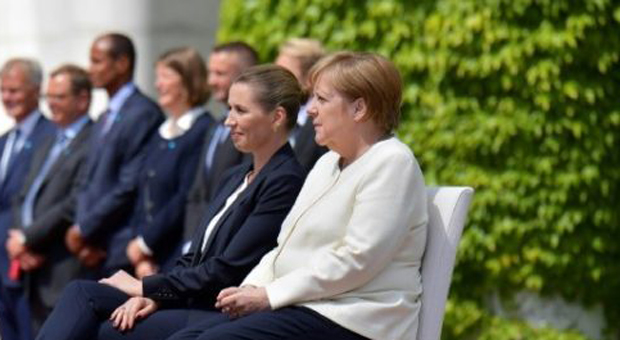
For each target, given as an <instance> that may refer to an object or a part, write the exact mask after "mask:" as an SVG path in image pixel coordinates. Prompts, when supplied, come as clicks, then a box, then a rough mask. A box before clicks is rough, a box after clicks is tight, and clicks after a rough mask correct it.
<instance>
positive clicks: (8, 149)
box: [0, 129, 20, 182]
mask: <svg viewBox="0 0 620 340" xmlns="http://www.w3.org/2000/svg"><path fill="white" fill-rule="evenodd" d="M19 134H20V131H19V129H15V130H13V131H11V134H10V135H9V137H8V138H7V141H6V144H5V145H4V151H3V152H2V158H1V159H0V181H2V182H3V181H4V179H5V178H6V176H7V174H8V172H9V168H10V167H11V163H13V160H14V159H15V156H16V154H17V151H18V150H17V141H18V140H19Z"/></svg>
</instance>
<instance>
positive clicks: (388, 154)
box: [369, 137, 416, 163]
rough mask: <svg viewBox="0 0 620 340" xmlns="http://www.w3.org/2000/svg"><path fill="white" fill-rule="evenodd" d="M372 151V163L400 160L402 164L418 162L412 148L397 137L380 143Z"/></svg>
mask: <svg viewBox="0 0 620 340" xmlns="http://www.w3.org/2000/svg"><path fill="white" fill-rule="evenodd" d="M372 149H373V150H372V157H369V158H370V160H371V161H389V160H399V161H401V162H402V161H404V162H412V163H415V162H416V160H415V156H414V155H413V152H412V151H411V148H410V147H409V146H408V145H407V144H405V143H403V142H401V141H400V140H399V139H398V138H396V137H391V138H388V139H386V140H383V141H380V142H378V143H377V144H376V145H374V146H373V148H372Z"/></svg>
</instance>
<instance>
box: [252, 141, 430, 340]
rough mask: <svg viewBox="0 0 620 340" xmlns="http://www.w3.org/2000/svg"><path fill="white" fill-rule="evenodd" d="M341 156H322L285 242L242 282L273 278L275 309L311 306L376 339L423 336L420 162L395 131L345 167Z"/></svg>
mask: <svg viewBox="0 0 620 340" xmlns="http://www.w3.org/2000/svg"><path fill="white" fill-rule="evenodd" d="M339 159H340V156H339V155H338V154H336V153H335V152H328V153H327V154H325V155H324V156H323V157H322V158H321V159H320V160H319V161H318V162H317V164H316V165H315V167H314V168H313V169H312V171H311V172H310V174H309V175H308V178H307V179H306V182H305V183H304V186H303V188H302V190H301V192H300V194H299V196H298V198H297V200H296V202H295V204H294V206H293V208H292V209H291V211H290V213H289V215H288V216H287V217H286V219H285V220H284V222H283V224H282V230H281V232H280V235H279V236H278V246H277V247H276V248H274V249H273V250H272V251H271V252H269V253H267V254H266V255H265V256H264V257H263V258H262V260H261V262H260V263H259V264H258V265H257V266H256V267H255V268H254V269H253V270H252V271H251V272H250V274H249V275H248V277H247V278H246V279H245V280H244V282H243V285H255V286H262V287H265V288H266V291H267V295H268V298H269V302H270V304H271V306H272V308H274V309H277V308H280V307H285V306H290V305H300V306H305V307H308V308H310V309H313V310H315V311H316V312H318V313H320V314H321V315H323V316H325V317H327V318H328V319H330V320H332V321H333V322H335V323H337V324H339V325H340V326H342V327H344V328H347V329H349V330H351V331H353V332H356V333H358V334H360V335H363V336H365V337H368V338H370V339H376V340H398V339H415V336H416V333H417V328H418V312H419V309H420V303H421V302H420V294H421V292H422V284H421V280H420V264H421V259H422V255H423V253H424V246H425V243H426V224H427V219H428V218H427V205H426V190H425V184H424V178H423V175H422V172H421V170H420V167H419V165H418V163H417V161H416V159H415V157H414V156H413V154H412V152H411V150H410V149H409V148H408V147H407V146H406V145H405V144H403V143H401V142H400V141H399V140H398V139H396V138H390V139H387V140H384V141H381V142H378V143H376V144H375V145H373V146H372V147H371V148H370V149H369V150H368V151H367V152H366V153H364V154H363V155H362V156H361V157H360V158H358V159H357V160H356V161H355V162H353V163H352V164H350V165H349V166H347V167H346V168H344V169H343V170H341V169H340V167H339V164H338V163H339Z"/></svg>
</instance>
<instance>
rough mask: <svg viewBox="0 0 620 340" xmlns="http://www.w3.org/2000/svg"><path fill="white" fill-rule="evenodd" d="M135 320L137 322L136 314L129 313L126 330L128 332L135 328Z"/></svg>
mask: <svg viewBox="0 0 620 340" xmlns="http://www.w3.org/2000/svg"><path fill="white" fill-rule="evenodd" d="M134 320H135V313H133V312H131V311H127V327H126V328H125V329H126V330H130V329H132V328H133V325H134Z"/></svg>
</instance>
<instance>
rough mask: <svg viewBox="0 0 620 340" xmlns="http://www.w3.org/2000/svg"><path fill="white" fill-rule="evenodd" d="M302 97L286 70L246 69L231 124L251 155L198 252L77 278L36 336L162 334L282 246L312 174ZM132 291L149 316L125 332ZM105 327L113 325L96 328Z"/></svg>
mask: <svg viewBox="0 0 620 340" xmlns="http://www.w3.org/2000/svg"><path fill="white" fill-rule="evenodd" d="M301 94H302V91H301V88H300V86H299V83H298V82H297V80H296V79H295V77H294V76H293V75H292V74H291V73H290V72H289V71H287V70H285V69H283V68H281V67H279V66H273V65H265V66H256V67H253V68H250V69H248V70H246V71H245V72H244V73H242V74H241V75H240V76H239V77H238V78H237V79H236V80H235V81H234V83H233V85H232V87H231V90H230V96H229V99H228V104H229V105H230V114H229V116H228V118H227V119H226V125H228V126H229V127H230V130H231V136H232V138H233V141H234V144H235V147H236V148H238V149H239V150H240V151H242V152H245V153H250V154H251V155H252V160H253V161H252V162H251V163H248V164H242V165H240V166H237V167H235V168H232V169H231V170H230V172H229V173H228V175H227V176H225V178H224V180H223V182H222V184H221V186H220V189H219V193H218V194H217V195H216V196H215V198H214V199H213V200H212V201H211V204H210V205H209V209H208V211H207V212H206V215H205V217H206V218H205V219H204V221H203V223H202V225H201V227H200V228H198V229H197V231H196V233H195V234H194V238H193V241H192V246H191V248H190V251H189V252H188V253H187V254H185V255H183V256H182V257H181V258H180V259H179V261H178V262H177V264H176V266H175V267H174V268H173V269H172V270H171V271H169V272H167V273H162V274H156V275H152V276H147V277H145V278H144V279H142V280H141V281H140V280H137V279H135V278H133V277H131V276H130V275H129V274H127V273H126V272H123V271H119V272H117V273H116V274H114V275H113V276H111V277H109V278H107V279H103V280H101V281H100V282H99V283H97V282H89V281H74V282H73V283H71V284H70V285H69V286H68V287H67V289H65V291H64V292H63V295H62V297H61V299H60V301H59V303H58V304H57V305H56V308H55V309H54V311H53V312H52V314H51V315H50V317H49V318H48V319H47V320H46V322H45V324H44V325H43V328H42V330H41V332H40V333H39V335H38V337H37V338H38V339H53V340H62V339H96V338H97V337H98V336H99V338H101V339H108V338H111V337H120V338H127V339H159V338H165V337H167V336H169V335H170V334H172V333H174V332H175V331H177V330H179V329H181V328H183V327H186V326H188V325H191V324H193V323H195V321H196V320H201V319H202V315H204V314H205V313H208V310H211V309H213V306H214V304H215V298H216V295H217V293H218V292H219V291H220V290H221V289H223V288H225V287H228V286H231V285H236V284H239V283H240V282H241V280H243V278H244V277H245V276H246V274H247V273H248V272H249V271H250V270H251V269H252V268H253V267H254V266H255V265H256V264H257V263H258V261H259V260H260V258H261V257H262V256H263V255H264V254H265V253H266V252H268V251H269V250H270V249H272V248H273V247H274V246H275V245H276V236H277V234H278V233H279V230H280V225H281V224H282V220H283V219H284V217H285V216H286V215H287V214H288V212H289V210H290V208H291V206H292V202H294V201H295V198H296V197H297V194H298V192H299V190H300V189H301V185H302V184H303V180H304V177H305V173H304V171H303V169H302V167H301V165H299V163H298V162H297V160H296V159H295V156H294V153H293V150H292V149H291V147H290V145H289V144H288V134H289V132H290V131H291V129H292V128H293V126H294V125H295V119H296V115H297V112H298V110H299V102H300V99H301ZM130 297H144V298H143V299H141V300H138V301H140V302H144V303H146V308H145V309H141V311H142V314H139V315H138V317H139V318H141V319H143V320H141V322H139V323H138V324H136V327H134V329H133V330H132V331H131V332H128V333H125V334H123V333H120V332H119V331H118V330H116V329H114V328H113V327H111V325H110V324H109V323H107V322H106V320H107V319H108V318H109V317H110V315H111V313H112V312H114V311H115V309H116V313H118V311H119V310H121V311H122V310H123V308H124V307H121V308H120V309H117V307H119V306H120V305H122V304H123V303H124V302H125V301H127V300H128V299H129V298H130ZM130 301H132V300H130ZM158 309H159V310H158ZM156 310H158V311H157V312H155V311H156ZM148 314H151V315H148ZM115 315H116V314H115ZM113 316H114V315H113ZM101 324H104V326H106V327H101V333H100V334H98V332H99V331H100V325H101ZM116 325H117V326H118V324H116ZM121 329H124V328H121ZM125 336H126V337H125Z"/></svg>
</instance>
